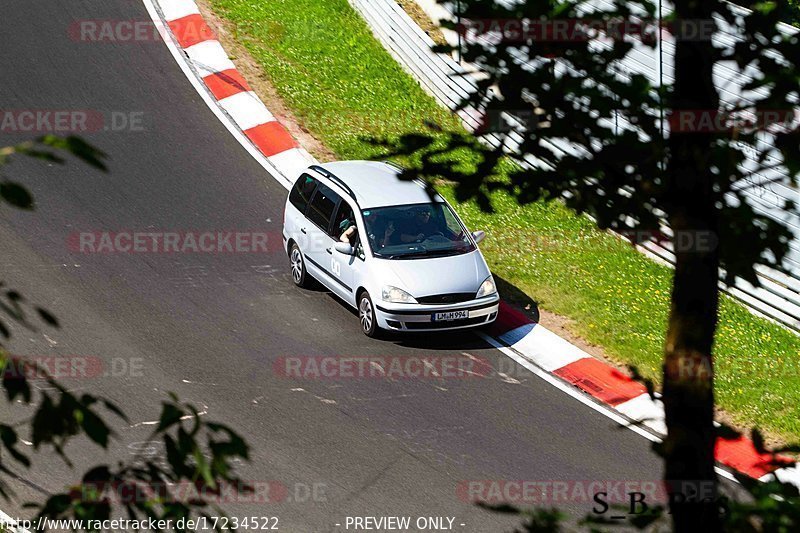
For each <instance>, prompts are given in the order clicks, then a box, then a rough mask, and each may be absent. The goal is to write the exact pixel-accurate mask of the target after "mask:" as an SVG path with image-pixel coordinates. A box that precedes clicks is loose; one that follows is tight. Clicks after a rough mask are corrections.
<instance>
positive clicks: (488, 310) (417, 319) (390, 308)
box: [375, 294, 500, 331]
mask: <svg viewBox="0 0 800 533" xmlns="http://www.w3.org/2000/svg"><path fill="white" fill-rule="evenodd" d="M499 307H500V297H499V296H498V295H497V294H494V295H492V296H488V297H486V298H479V299H476V300H470V301H468V302H461V303H457V304H450V305H422V304H387V303H386V302H382V301H378V302H376V304H375V314H376V316H377V319H378V326H380V327H381V328H384V329H388V330H392V331H448V330H453V329H464V328H474V327H478V326H483V325H485V324H491V323H492V322H494V321H495V319H496V318H497V311H498V309H499ZM447 311H468V315H469V316H468V317H467V318H460V319H456V320H444V321H439V322H437V321H434V320H433V316H434V314H435V313H442V312H447Z"/></svg>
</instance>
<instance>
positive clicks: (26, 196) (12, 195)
mask: <svg viewBox="0 0 800 533" xmlns="http://www.w3.org/2000/svg"><path fill="white" fill-rule="evenodd" d="M0 197H2V198H3V200H5V201H6V202H8V203H9V204H11V205H13V206H14V207H17V208H19V209H29V210H30V209H33V196H31V193H29V192H28V189H26V188H25V187H23V186H22V185H20V184H18V183H14V182H11V181H4V182H2V183H0Z"/></svg>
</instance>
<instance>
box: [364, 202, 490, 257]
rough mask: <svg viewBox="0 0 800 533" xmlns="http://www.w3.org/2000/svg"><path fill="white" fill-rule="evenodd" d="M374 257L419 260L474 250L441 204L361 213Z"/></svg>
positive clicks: (447, 208)
mask: <svg viewBox="0 0 800 533" xmlns="http://www.w3.org/2000/svg"><path fill="white" fill-rule="evenodd" d="M361 214H362V215H363V216H364V223H365V227H366V230H367V236H368V237H369V240H370V247H371V248H372V253H373V255H375V257H383V258H386V259H422V258H426V257H442V256H449V255H458V254H464V253H467V252H471V251H473V250H475V245H474V244H473V243H472V240H471V239H470V237H469V235H467V232H466V230H465V229H464V226H463V225H462V224H461V222H459V220H458V218H457V217H456V215H455V213H453V211H452V210H451V209H450V207H449V206H448V205H447V204H446V203H443V202H432V203H427V204H411V205H398V206H392V207H377V208H373V209H364V210H363V211H362V213H361Z"/></svg>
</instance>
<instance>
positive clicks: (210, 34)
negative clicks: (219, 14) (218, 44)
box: [169, 14, 217, 48]
mask: <svg viewBox="0 0 800 533" xmlns="http://www.w3.org/2000/svg"><path fill="white" fill-rule="evenodd" d="M169 27H170V29H171V30H172V33H173V34H174V35H175V38H176V39H177V40H178V43H179V44H180V45H181V47H182V48H189V47H190V46H193V45H195V44H197V43H202V42H203V41H210V40H213V39H216V38H217V37H216V35H214V31H213V30H212V29H211V28H210V27H209V26H208V24H206V21H204V20H203V17H202V16H201V15H199V14H194V15H187V16H185V17H182V18H179V19H175V20H173V21H170V22H169Z"/></svg>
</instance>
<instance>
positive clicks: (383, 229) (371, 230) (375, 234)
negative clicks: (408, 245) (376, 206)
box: [364, 211, 395, 250]
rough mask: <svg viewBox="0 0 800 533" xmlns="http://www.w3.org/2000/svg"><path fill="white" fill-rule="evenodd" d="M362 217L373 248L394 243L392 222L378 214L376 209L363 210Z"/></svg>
mask: <svg viewBox="0 0 800 533" xmlns="http://www.w3.org/2000/svg"><path fill="white" fill-rule="evenodd" d="M364 218H365V221H366V223H367V234H368V236H369V242H370V245H371V246H372V248H373V249H375V250H380V249H381V248H384V247H386V246H390V245H392V244H395V243H394V240H395V239H392V235H394V222H393V221H391V220H390V221H389V222H388V223H387V222H386V220H385V217H384V216H379V215H378V212H377V211H365V212H364Z"/></svg>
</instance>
